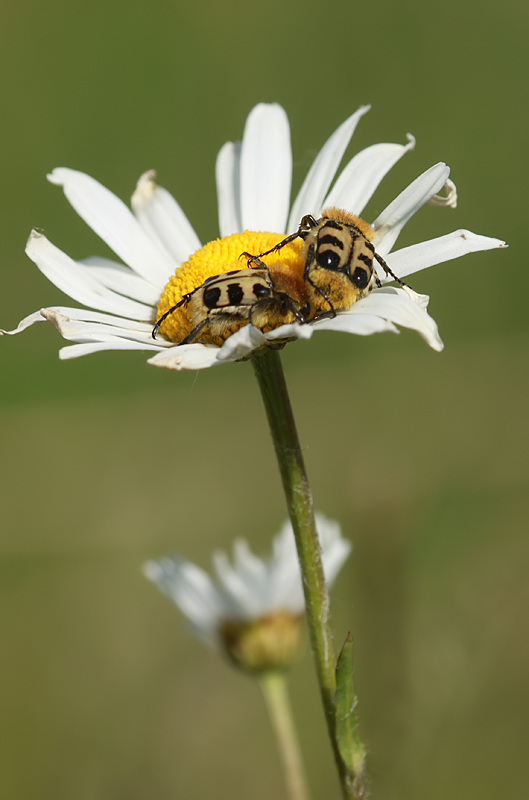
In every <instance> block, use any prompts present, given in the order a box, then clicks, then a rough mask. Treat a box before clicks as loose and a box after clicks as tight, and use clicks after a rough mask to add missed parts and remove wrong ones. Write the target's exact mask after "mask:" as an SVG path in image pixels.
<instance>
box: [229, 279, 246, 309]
mask: <svg viewBox="0 0 529 800" xmlns="http://www.w3.org/2000/svg"><path fill="white" fill-rule="evenodd" d="M243 297H244V291H243V288H242V286H241V284H240V283H230V284H228V298H229V301H230V305H232V306H240V304H241V303H242V299H243Z"/></svg>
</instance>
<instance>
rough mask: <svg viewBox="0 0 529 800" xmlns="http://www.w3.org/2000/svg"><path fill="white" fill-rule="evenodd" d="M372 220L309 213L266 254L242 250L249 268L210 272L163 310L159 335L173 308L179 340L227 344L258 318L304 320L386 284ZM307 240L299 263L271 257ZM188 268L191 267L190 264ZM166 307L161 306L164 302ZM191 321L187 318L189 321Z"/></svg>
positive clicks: (263, 322)
mask: <svg viewBox="0 0 529 800" xmlns="http://www.w3.org/2000/svg"><path fill="white" fill-rule="evenodd" d="M372 238H373V230H372V228H371V226H370V225H369V224H368V223H367V222H364V220H362V219H360V218H359V217H356V216H354V215H353V214H350V213H349V212H347V211H343V210H340V209H337V208H329V209H326V210H325V211H323V212H322V217H321V219H319V220H316V219H315V218H314V217H313V216H311V215H310V214H308V215H306V216H304V217H303V219H302V220H301V223H300V225H299V228H298V230H297V231H296V232H295V233H293V234H291V235H290V236H287V237H286V238H284V239H281V240H280V241H279V242H277V243H276V244H274V246H273V247H271V248H270V249H268V250H265V251H264V252H261V253H259V254H251V253H249V252H243V253H242V254H241V256H240V257H246V258H247V259H248V266H247V268H246V269H239V270H230V271H228V272H225V273H222V274H220V275H214V276H212V277H210V278H208V279H207V280H206V281H205V282H204V283H202V284H201V285H200V286H198V287H197V288H196V289H193V290H192V291H191V292H188V293H186V294H184V295H183V296H182V298H181V299H180V300H179V301H178V302H177V303H176V304H174V305H172V306H171V307H170V308H169V309H168V310H166V311H164V312H163V313H162V314H161V315H160V316H159V317H158V320H157V322H156V325H155V326H154V329H153V332H152V336H153V339H154V338H156V334H157V332H158V331H159V330H160V328H161V327H162V326H163V324H164V322H165V321H166V320H167V319H168V318H169V317H171V316H172V315H174V314H175V313H176V314H179V315H180V316H181V317H184V319H181V320H180V322H181V323H182V324H183V326H184V330H186V328H187V329H189V330H188V332H187V333H186V335H185V336H183V337H182V338H180V340H179V341H178V344H191V343H192V342H201V343H203V344H214V345H217V346H221V345H222V344H223V343H224V342H225V341H226V339H227V338H228V337H229V336H231V335H232V334H234V333H235V332H236V331H238V330H239V329H240V328H242V327H243V326H244V325H248V324H251V325H253V326H254V327H255V328H257V329H258V330H260V331H261V333H268V332H269V331H271V330H274V329H275V328H278V327H280V326H282V325H288V324H291V323H295V322H297V323H300V324H305V323H309V322H315V321H316V320H319V319H323V318H325V317H335V316H336V313H337V312H338V311H347V310H348V309H349V308H351V306H352V305H353V304H354V303H355V302H356V301H357V300H360V299H361V298H362V297H365V296H366V295H367V294H369V292H371V291H372V290H373V289H374V288H375V287H377V286H378V287H380V286H381V283H380V280H379V278H378V276H377V272H376V269H375V268H374V265H373V260H374V259H376V260H377V261H378V262H379V264H380V265H381V266H382V267H383V269H384V271H385V273H386V275H389V274H391V275H392V276H393V277H394V278H395V279H396V280H397V282H398V283H399V284H400V285H404V284H402V281H400V280H399V279H398V278H397V277H396V276H395V275H394V274H393V273H392V272H391V270H390V268H389V267H388V265H387V264H386V262H385V261H384V260H383V258H382V257H381V256H379V255H378V254H377V253H376V252H375V248H374V246H373V244H372V241H371V239H372ZM296 240H301V247H300V249H299V253H298V256H299V258H298V260H297V263H296V262H294V264H292V263H291V264H287V263H284V262H283V261H278V260H277V257H276V259H275V260H274V261H269V263H268V264H267V263H265V262H264V261H263V260H262V259H264V258H266V257H268V256H273V255H274V254H275V253H278V252H280V251H281V250H282V249H283V248H285V247H286V246H287V245H289V244H291V243H293V242H295V241H296ZM183 269H185V266H183ZM159 312H160V309H159ZM186 323H187V325H186Z"/></svg>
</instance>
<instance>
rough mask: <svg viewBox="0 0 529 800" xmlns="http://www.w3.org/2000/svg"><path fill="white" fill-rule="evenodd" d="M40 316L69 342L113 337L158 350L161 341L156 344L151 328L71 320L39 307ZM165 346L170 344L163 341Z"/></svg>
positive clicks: (107, 339) (86, 341)
mask: <svg viewBox="0 0 529 800" xmlns="http://www.w3.org/2000/svg"><path fill="white" fill-rule="evenodd" d="M40 313H41V314H42V316H43V317H44V319H47V320H48V322H51V323H52V324H53V325H55V327H56V328H57V330H58V331H59V333H60V334H61V336H64V338H65V339H69V340H70V341H71V342H79V343H83V344H84V343H88V342H109V341H114V340H115V339H119V340H123V339H125V340H127V341H131V342H138V343H140V344H143V345H144V347H145V349H146V350H160V349H161V346H160V345H161V344H162V343H161V342H159V343H158V344H156V343H155V342H154V341H153V339H152V336H151V330H150V329H149V328H147V330H142V331H139V330H137V329H136V328H133V327H131V328H127V327H124V326H119V327H118V326H113V325H105V324H102V323H101V322H85V321H83V320H72V319H71V318H69V317H68V316H65V315H64V314H61V313H60V312H57V311H52V309H50V308H43V309H41V312H40ZM163 344H164V345H165V346H166V347H170V344H168V343H166V342H164V343H163Z"/></svg>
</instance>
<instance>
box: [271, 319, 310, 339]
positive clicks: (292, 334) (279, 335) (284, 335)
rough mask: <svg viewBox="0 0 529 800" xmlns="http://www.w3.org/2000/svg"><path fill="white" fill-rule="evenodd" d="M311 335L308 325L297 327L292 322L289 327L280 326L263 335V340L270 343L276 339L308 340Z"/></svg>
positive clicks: (296, 324)
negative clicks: (267, 340)
mask: <svg viewBox="0 0 529 800" xmlns="http://www.w3.org/2000/svg"><path fill="white" fill-rule="evenodd" d="M312 333H313V331H312V328H311V327H310V325H299V324H298V323H297V322H293V323H292V324H290V325H281V327H279V328H274V330H273V331H269V332H268V333H265V338H266V339H269V340H270V341H274V340H276V339H310V337H311V336H312Z"/></svg>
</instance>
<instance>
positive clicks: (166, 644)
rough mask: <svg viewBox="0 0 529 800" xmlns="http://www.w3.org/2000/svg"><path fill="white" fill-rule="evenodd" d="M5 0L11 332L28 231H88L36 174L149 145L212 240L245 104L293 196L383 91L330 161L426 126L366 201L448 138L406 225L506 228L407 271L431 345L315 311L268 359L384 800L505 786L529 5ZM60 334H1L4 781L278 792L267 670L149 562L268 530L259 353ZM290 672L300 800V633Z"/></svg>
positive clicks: (522, 682) (322, 746) (520, 447)
mask: <svg viewBox="0 0 529 800" xmlns="http://www.w3.org/2000/svg"><path fill="white" fill-rule="evenodd" d="M1 13H2V25H1V29H0V44H1V46H0V63H1V67H2V69H1V75H2V79H1V81H0V92H1V102H2V122H1V134H0V135H1V139H2V165H3V174H4V178H5V180H4V183H3V191H2V194H1V198H0V204H1V215H2V219H3V223H4V225H3V235H2V245H1V246H2V254H1V259H0V270H1V276H2V286H3V290H2V294H1V297H0V325H1V326H2V327H6V328H12V327H14V326H15V325H16V324H17V322H18V321H19V319H21V318H22V317H23V316H25V315H26V314H27V313H29V312H31V311H34V310H36V309H38V308H40V307H41V306H44V305H53V304H58V303H67V301H66V299H65V298H64V297H63V296H62V295H61V293H60V292H59V290H57V289H56V288H55V287H54V286H53V285H51V284H50V283H48V282H47V280H46V279H45V278H44V277H43V276H41V275H40V273H38V271H37V269H36V268H35V266H34V265H33V264H32V262H30V261H29V260H28V259H27V258H26V257H25V255H24V244H25V240H26V238H27V235H28V233H29V231H30V229H31V228H32V227H33V226H37V227H39V228H42V229H44V230H45V231H46V233H47V235H48V236H49V237H50V238H51V240H52V241H53V242H54V243H55V244H57V245H58V246H60V247H62V248H63V249H65V250H66V252H68V253H69V254H70V255H72V256H74V257H78V258H81V257H84V256H87V255H90V254H108V251H107V250H106V248H105V246H104V245H103V244H102V243H101V242H100V241H99V240H98V239H97V237H96V236H95V234H93V233H92V232H91V231H90V230H89V229H88V228H87V227H86V226H85V225H84V223H82V222H81V220H80V219H79V218H78V217H77V216H76V214H75V213H74V212H73V211H72V210H71V209H70V208H69V207H68V204H67V202H66V201H65V199H64V198H63V196H62V193H61V192H60V191H59V190H57V188H56V187H53V186H51V185H50V184H48V183H47V181H46V180H45V175H46V173H47V172H48V171H50V170H51V169H52V168H53V167H56V166H69V167H73V168H76V169H81V170H84V171H86V172H88V173H90V174H91V175H93V176H95V177H96V178H98V179H99V180H100V181H101V182H102V183H104V184H105V185H106V186H108V187H109V188H111V189H112V190H113V191H115V192H116V193H117V194H118V195H119V196H120V197H122V198H124V199H127V198H128V197H130V195H131V193H132V191H133V189H134V186H135V182H136V180H137V178H138V177H139V175H140V174H141V173H142V172H143V171H144V170H146V169H150V168H156V169H157V170H158V176H159V182H160V183H161V184H162V185H163V186H165V187H167V188H168V189H169V190H171V191H172V192H173V193H174V195H175V196H176V197H177V199H178V200H179V202H180V203H181V204H182V206H183V207H184V209H185V210H186V212H187V213H188V215H189V218H190V220H191V221H192V223H193V224H194V226H195V228H196V230H197V232H198V234H199V236H200V237H201V239H202V241H204V242H205V241H207V240H208V239H211V238H214V237H216V236H217V217H216V199H215V191H214V162H215V157H216V154H217V151H218V150H219V148H220V147H221V145H222V144H223V143H224V142H225V141H226V140H233V139H237V138H239V137H240V136H241V134H242V130H243V125H244V121H245V118H246V115H247V114H248V112H249V111H250V109H251V108H252V107H253V106H254V105H255V104H256V103H257V102H259V101H277V102H280V103H281V104H282V105H283V106H284V107H285V108H286V110H287V112H288V114H289V117H290V121H291V126H292V139H293V146H294V191H295V190H297V188H298V187H299V185H300V184H301V181H302V179H303V177H304V175H305V174H306V171H307V169H308V167H309V166H310V164H311V162H312V159H313V157H314V155H315V154H316V152H317V151H318V149H319V147H320V146H321V145H322V144H323V142H324V141H325V139H326V138H327V137H328V135H330V133H331V132H332V131H333V130H334V129H335V128H336V127H337V125H338V124H339V123H341V122H342V121H343V119H345V117H346V116H348V115H349V114H350V113H352V111H354V110H355V109H356V108H357V107H358V106H359V105H360V104H362V103H372V105H373V109H372V111H371V112H370V113H369V114H368V115H367V117H365V118H364V119H363V120H362V122H361V123H360V126H359V128H358V130H357V133H356V134H355V136H354V141H353V144H352V146H351V147H350V148H349V150H348V153H347V156H348V157H350V156H351V155H352V154H353V153H354V152H355V151H356V150H357V149H359V148H361V147H364V146H367V145H368V144H371V143H374V142H378V141H395V142H404V141H405V134H406V133H407V132H408V131H410V132H411V133H413V134H414V135H415V136H416V137H417V147H416V149H415V151H413V152H412V153H411V154H409V155H407V156H406V157H405V158H404V159H403V160H402V161H401V162H400V163H399V164H398V165H397V166H396V168H395V169H394V170H393V171H392V173H391V175H390V176H389V177H388V178H387V179H386V180H385V181H384V183H383V185H382V186H381V187H380V189H379V190H378V191H377V193H376V194H375V197H374V198H373V200H372V202H371V203H370V205H369V207H368V209H367V210H366V214H365V216H366V217H367V218H368V219H373V218H374V217H375V216H376V214H377V213H378V212H379V211H380V210H382V209H383V208H384V206H385V205H386V204H387V203H388V202H389V201H390V200H392V199H393V197H394V196H395V195H396V194H397V193H398V192H399V191H400V190H401V189H402V188H404V187H405V186H406V185H407V184H408V183H409V182H410V181H411V180H413V179H414V178H415V177H416V176H417V175H418V174H419V173H420V172H422V171H423V170H424V169H426V168H427V167H429V166H430V165H432V164H433V163H435V162H437V161H439V160H445V161H446V162H447V163H448V164H450V165H451V167H452V178H453V179H454V181H455V182H456V184H457V186H458V189H459V199H460V202H459V207H458V208H457V209H456V210H455V211H453V210H444V209H435V208H431V207H427V208H424V209H423V210H422V211H421V212H420V213H419V214H417V216H416V217H415V218H414V219H413V220H412V221H411V222H410V223H409V224H408V225H407V227H406V229H405V231H404V232H403V234H402V236H401V238H400V240H399V246H404V245H406V244H411V243H413V242H416V241H421V240H424V239H427V238H430V237H433V236H439V235H442V234H444V233H447V232H449V231H451V230H455V229H457V228H459V227H466V228H470V229H471V230H474V231H475V232H477V233H483V234H488V235H491V236H498V237H500V238H504V239H506V240H508V242H509V244H510V249H509V250H507V251H505V252H497V251H491V252H487V253H482V254H475V255H470V256H466V257H465V258H464V259H463V260H460V261H452V262H450V263H448V264H446V265H443V266H439V267H434V268H432V269H431V270H428V271H427V272H425V273H420V274H418V275H417V276H415V277H414V280H413V282H412V283H413V286H414V288H415V289H416V290H417V291H420V292H424V293H428V294H430V295H431V296H432V301H431V306H430V310H431V313H432V315H433V316H434V317H435V319H436V320H437V321H438V323H439V326H440V330H441V335H442V336H443V339H444V341H445V344H446V349H445V351H444V352H443V353H442V354H440V355H439V354H436V353H434V352H433V351H430V350H429V349H428V348H427V346H426V345H425V344H424V342H423V341H422V340H421V339H420V338H419V337H418V336H416V335H413V334H411V333H408V332H403V333H402V334H401V335H400V336H398V337H396V336H389V335H386V336H380V337H371V338H368V339H361V338H359V337H352V336H345V335H339V334H330V333H326V334H320V335H318V336H315V337H314V338H313V340H312V341H310V342H303V343H298V344H296V345H295V346H294V345H292V346H290V347H288V348H287V350H286V351H285V353H284V364H285V369H286V372H287V377H288V380H289V383H290V386H291V392H292V400H293V404H294V408H295V410H296V413H297V419H298V424H299V430H300V436H301V440H302V443H303V446H304V448H305V455H306V460H307V467H308V470H309V475H310V477H311V480H312V487H313V492H314V496H315V505H316V507H317V508H319V509H321V510H322V511H324V512H325V513H327V514H328V515H330V516H333V517H336V518H338V519H339V520H340V521H341V523H342V525H343V528H344V532H345V534H346V535H347V536H348V537H350V538H351V539H352V540H353V542H354V546H355V549H354V553H353V556H352V558H351V559H350V562H349V564H348V565H347V567H346V568H345V569H344V571H343V573H342V574H341V576H340V578H339V580H338V582H337V585H336V588H335V590H334V592H333V614H334V625H335V629H336V634H337V637H338V639H340V640H341V639H343V638H344V637H345V634H346V632H347V630H349V629H350V630H352V631H353V634H354V637H355V641H356V656H355V660H356V682H357V687H358V691H359V694H360V704H361V705H360V713H361V723H362V733H363V736H364V738H365V740H366V742H367V746H368V750H369V775H370V786H371V791H372V796H373V798H374V800H401V798H402V800H404V798H406V800H410V798H411V799H412V800H424V798H428V800H441V798H443V800H445V798H447V797H450V798H451V800H459V799H460V798H461V800H462V799H463V798H477V797H479V798H480V800H488V799H489V798H490V799H491V800H492V798H498V797H508V798H509V800H518V799H519V800H522V798H524V799H525V798H526V797H527V788H526V783H527V777H526V775H527V768H526V763H527V745H528V734H527V718H528V717H529V689H528V686H527V676H528V667H529V645H528V641H527V619H528V611H529V585H528V581H527V574H528V569H529V540H528V537H527V528H528V519H529V513H528V512H529V508H528V506H529V493H528V480H527V449H528V448H527V445H528V423H527V400H528V389H529V386H528V383H529V381H528V375H527V356H528V352H529V346H528V345H529V337H528V327H527V312H526V301H525V299H524V298H525V297H526V293H527V289H528V269H527V265H526V263H525V262H526V259H525V256H524V251H523V238H524V236H525V231H526V216H527V212H526V185H525V184H526V180H525V175H524V174H523V173H524V167H525V162H526V151H527V145H526V142H527V122H528V112H527V103H526V85H527V56H526V54H527V45H526V42H527V35H528V25H527V23H528V17H529V6H527V4H526V3H521V2H519V1H515V0H506V2H505V3H504V4H503V5H502V7H501V9H500V13H498V7H497V5H493V4H491V3H485V4H484V3H482V4H477V3H476V2H472V0H459V1H458V2H455V1H454V0H447V2H444V3H442V4H441V3H435V4H432V3H430V4H425V3H420V2H409V0H403V2H401V3H398V4H396V3H392V2H391V1H390V0H380V2H377V3H373V4H371V5H367V6H366V5H363V4H362V5H361V4H359V3H355V2H345V0H337V2H334V3H333V4H332V5H331V4H326V3H316V2H314V0H305V2H291V3H282V2H277V0H272V1H271V2H268V3H267V4H262V3H256V2H251V1H250V2H248V0H246V2H234V1H233V0H232V2H226V3H215V2H211V1H210V0H207V1H206V2H201V3H197V4H195V5H191V4H188V3H179V2H173V3H169V2H164V1H163V0H152V1H151V2H150V3H148V4H147V3H139V2H134V0H132V2H124V1H123V0H120V1H118V2H110V3H108V2H102V0H96V1H95V2H92V3H90V4H87V5H85V6H83V5H80V4H75V3H67V2H65V1H64V0H51V2H48V3H45V4H43V3H39V2H36V0H19V2H17V3H14V2H5V3H4V4H3V6H2V12H1ZM61 344H62V342H61V340H60V337H59V335H58V334H57V332H56V331H55V330H54V329H53V328H52V327H51V326H47V325H39V326H37V327H35V328H32V329H31V330H29V331H27V332H26V333H24V334H22V335H21V336H19V337H16V338H14V339H6V338H4V339H2V340H1V341H0V374H1V376H2V379H1V380H2V385H1V415H2V423H1V424H2V428H1V431H2V433H1V435H2V444H3V454H2V459H1V467H0V469H1V487H2V499H1V509H2V535H1V544H0V548H1V549H0V570H1V575H0V593H1V604H0V615H1V629H2V642H3V644H2V648H1V654H0V695H1V699H0V706H1V708H2V713H1V715H0V745H1V746H0V751H1V759H2V761H3V764H2V768H1V770H0V776H1V777H0V782H1V784H0V795H1V796H2V798H6V799H7V798H9V800H11V799H13V800H19V799H20V800H22V799H23V800H26V798H31V799H32V800H52V798H53V800H95V798H97V799H98V800H144V799H145V798H149V800H150V799H151V798H156V800H169V799H170V798H171V799H172V798H175V797H179V798H188V797H189V798H195V797H216V798H230V800H232V799H233V800H238V798H241V800H242V798H253V799H254V800H264V799H265V798H270V797H277V798H283V797H285V794H284V788H283V784H282V778H281V773H280V769H279V765H278V760H277V757H276V753H275V744H274V741H273V739H272V735H271V731H270V728H269V724H268V721H267V719H266V716H265V711H264V707H263V704H262V702H261V698H260V697H259V694H258V691H257V688H256V687H255V686H254V684H253V683H252V682H251V681H250V680H249V679H247V678H244V677H240V676H239V675H238V674H236V673H235V672H234V671H233V670H232V669H231V668H230V667H229V666H228V665H226V664H224V662H223V661H222V660H221V659H220V657H217V656H215V655H212V654H210V653H209V652H207V651H206V650H205V649H204V648H203V647H202V646H201V645H200V644H199V643H198V642H195V641H194V640H192V639H191V637H190V636H189V635H188V633H187V631H186V629H185V625H184V624H183V622H182V620H181V619H180V618H179V617H178V615H177V612H176V611H175V610H174V609H173V608H172V607H171V606H170V604H169V603H168V602H167V601H166V600H165V599H164V598H162V597H161V595H159V594H158V593H157V592H156V590H155V589H154V587H152V586H151V585H150V584H148V583H147V581H146V580H145V579H144V578H143V577H142V576H141V574H140V565H141V564H142V562H143V561H144V560H145V559H147V558H151V557H155V556H159V555H162V554H164V553H165V552H167V551H170V550H178V551H179V552H181V553H182V554H184V555H185V556H187V557H188V558H191V559H193V560H195V561H196V562H198V563H199V564H201V565H202V566H204V567H206V566H208V565H209V558H210V553H211V551H212V550H213V549H214V548H217V547H224V548H227V547H229V546H230V544H231V541H232V539H233V538H235V537H236V536H245V537H247V538H248V539H249V541H250V542H251V544H252V546H253V547H254V549H255V550H256V551H257V552H259V553H264V552H266V551H268V549H269V544H270V539H271V536H272V534H273V533H274V532H275V531H276V530H277V528H278V527H279V525H280V523H281V521H282V520H283V518H284V516H285V508H284V501H283V498H282V494H281V490H280V485H279V480H278V476H277V471H276V467H275V463H274V457H273V452H272V447H271V443H270V441H269V437H268V433H267V427H266V421H265V417H264V412H263V409H262V406H261V400H260V397H259V395H258V391H257V387H256V385H255V381H254V378H253V375H252V370H251V367H250V366H249V365H248V364H234V365H229V366H226V367H224V368H222V369H216V370H208V371H206V372H203V373H200V374H199V375H198V376H197V375H195V374H175V373H170V372H165V371H162V370H157V369H155V368H153V367H149V366H147V365H146V363H145V361H146V358H145V356H144V354H141V353H108V354H99V355H95V356H90V357H87V358H83V359H80V360H78V361H72V362H67V363H61V362H59V360H58V358H57V350H58V349H59V346H60V345H61ZM336 409H342V412H341V413H340V414H338V413H336ZM206 420H207V425H206V422H205V421H206ZM212 420H213V424H212ZM240 443H242V446H241V444H240ZM291 687H292V694H293V703H294V707H295V712H296V715H297V718H298V720H299V723H300V731H301V740H302V746H303V750H304V753H305V757H306V761H307V765H308V773H309V778H310V781H311V784H312V787H313V800H318V798H321V800H323V798H325V800H327V798H335V797H336V798H337V797H338V796H339V791H338V786H337V782H336V779H335V775H334V766H333V763H332V758H331V755H330V748H329V746H328V743H327V741H326V736H325V731H324V725H323V718H322V713H321V710H320V706H319V700H318V697H317V694H316V686H315V680H314V677H313V669H312V664H311V661H310V657H309V654H308V652H306V653H305V655H304V658H303V659H302V661H301V662H300V663H299V664H298V665H297V666H296V668H295V669H294V670H293V672H292V680H291Z"/></svg>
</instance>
